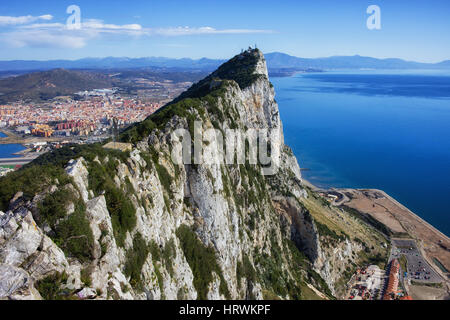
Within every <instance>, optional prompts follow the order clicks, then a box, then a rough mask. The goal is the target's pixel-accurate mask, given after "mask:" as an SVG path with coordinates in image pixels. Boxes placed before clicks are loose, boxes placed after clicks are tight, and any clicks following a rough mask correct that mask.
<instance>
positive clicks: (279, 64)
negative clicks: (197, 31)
mask: <svg viewBox="0 0 450 320" xmlns="http://www.w3.org/2000/svg"><path fill="white" fill-rule="evenodd" d="M265 57H266V60H267V64H268V67H269V72H277V71H279V70H282V69H284V70H287V71H289V70H291V71H303V70H307V69H322V70H330V69H450V60H446V61H443V62H440V63H420V62H413V61H405V60H402V59H393V58H392V59H377V58H370V57H362V56H359V55H355V56H334V57H329V58H298V57H294V56H290V55H287V54H284V53H280V52H274V53H268V54H266V55H265ZM223 62H224V60H214V59H207V58H202V59H198V60H193V59H189V58H184V59H171V58H162V57H149V58H115V57H107V58H85V59H80V60H49V61H29V60H13V61H0V72H2V73H5V72H6V71H12V72H20V71H22V72H25V71H33V70H50V69H55V68H65V69H120V68H148V67H153V68H159V69H171V70H173V71H180V70H189V71H193V70H197V71H213V70H215V69H216V68H217V67H218V66H219V65H221V64H222V63H223Z"/></svg>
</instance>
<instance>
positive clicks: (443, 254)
mask: <svg viewBox="0 0 450 320" xmlns="http://www.w3.org/2000/svg"><path fill="white" fill-rule="evenodd" d="M302 183H303V185H305V186H307V187H308V188H310V189H311V190H312V191H314V192H320V193H325V197H326V196H327V195H329V194H332V195H336V194H340V195H341V197H340V199H339V200H337V199H334V200H333V201H331V200H330V198H327V199H328V200H329V201H330V202H331V204H332V205H334V206H336V207H340V206H344V207H348V208H351V209H354V210H356V211H357V212H359V213H360V214H361V215H369V216H371V217H372V218H373V219H375V220H376V221H378V222H379V223H381V224H382V225H383V226H384V227H386V228H387V229H388V230H389V231H390V232H391V234H389V235H386V236H387V237H388V238H389V239H390V240H391V241H393V240H394V239H396V238H400V239H405V236H406V238H410V239H413V240H415V241H416V245H417V247H418V249H419V251H420V252H421V255H422V256H423V257H424V258H425V260H426V261H427V262H428V264H429V265H430V266H431V268H433V270H435V271H436V272H437V273H438V274H439V275H440V276H441V278H442V280H443V282H444V283H446V284H447V287H448V288H450V282H449V277H450V273H449V272H444V271H443V270H442V269H441V268H440V267H439V266H438V265H437V264H436V262H435V259H436V260H437V261H438V262H439V263H440V264H441V265H442V266H444V268H445V269H447V270H450V254H449V251H450V238H449V237H448V236H447V235H445V234H444V233H443V232H441V231H440V230H439V229H437V228H436V227H434V226H433V225H431V224H430V223H428V222H427V221H426V220H424V219H423V218H422V217H420V216H419V215H417V214H416V213H414V212H412V211H411V210H410V209H408V208H407V207H406V206H405V205H403V204H401V203H400V202H399V201H397V200H396V199H395V198H393V197H392V196H390V195H389V194H387V193H386V192H385V191H383V190H380V189H356V188H355V189H352V188H329V189H322V188H318V187H317V186H315V185H314V184H313V183H311V182H310V181H308V180H306V179H304V178H302ZM336 201H337V202H336ZM396 225H397V226H400V230H398V229H396V228H395V226H396Z"/></svg>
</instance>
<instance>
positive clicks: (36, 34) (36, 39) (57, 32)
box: [0, 15, 273, 49]
mask: <svg viewBox="0 0 450 320" xmlns="http://www.w3.org/2000/svg"><path fill="white" fill-rule="evenodd" d="M52 19H53V16H51V15H43V16H39V17H33V16H23V17H0V25H1V24H2V23H3V24H7V25H10V26H12V28H10V30H9V31H6V32H3V33H0V39H1V40H0V41H3V42H6V43H7V44H8V45H10V46H13V47H27V46H28V47H59V48H72V49H76V48H82V47H84V46H86V45H87V44H88V42H89V41H90V40H92V39H94V38H99V37H101V36H103V35H104V36H107V37H108V39H114V37H118V36H122V37H123V36H134V37H140V36H146V37H151V36H165V37H179V36H190V35H214V34H216V35H220V34H257V33H273V31H271V30H253V29H222V30H220V29H219V30H218V29H215V28H212V27H196V28H193V27H169V28H144V27H142V26H141V25H140V24H126V25H117V24H108V23H104V22H103V21H102V20H98V19H84V20H83V21H82V23H81V28H80V29H76V30H73V29H70V30H69V28H67V26H66V25H65V24H63V23H42V22H40V23H39V22H38V23H33V22H36V21H37V20H46V21H50V20H52Z"/></svg>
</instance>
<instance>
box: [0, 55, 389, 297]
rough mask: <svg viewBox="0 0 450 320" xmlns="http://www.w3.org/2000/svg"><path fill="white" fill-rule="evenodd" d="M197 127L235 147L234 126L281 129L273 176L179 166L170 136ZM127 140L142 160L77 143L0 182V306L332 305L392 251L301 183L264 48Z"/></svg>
mask: <svg viewBox="0 0 450 320" xmlns="http://www.w3.org/2000/svg"><path fill="white" fill-rule="evenodd" d="M194 121H201V123H202V126H203V129H210V128H215V129H217V130H219V131H221V132H223V133H224V136H225V139H230V137H229V136H227V135H226V134H225V133H226V132H227V130H228V129H239V130H242V131H245V130H247V129H249V128H255V129H269V130H271V131H272V132H275V133H276V134H275V135H274V137H275V139H274V140H273V141H272V145H271V150H272V152H276V150H280V152H279V155H280V163H279V168H278V170H277V172H276V174H274V175H264V174H263V173H264V166H262V165H261V164H250V163H249V162H246V163H244V164H232V165H227V164H215V163H212V164H207V163H203V164H185V165H176V164H174V163H173V161H172V160H171V152H172V150H173V147H174V145H175V142H174V141H173V139H172V135H171V134H172V132H173V131H174V130H176V129H179V128H184V129H186V130H187V131H190V132H191V133H194V132H193V123H194ZM121 139H122V141H123V142H129V143H132V144H133V146H134V148H133V151H132V152H128V153H123V152H119V151H115V150H106V149H104V148H102V146H100V145H91V146H72V147H68V148H65V149H62V150H59V151H56V152H54V153H52V154H50V155H46V156H43V157H41V158H39V159H37V160H36V161H35V162H34V163H32V164H31V165H29V166H26V167H25V168H23V169H22V170H20V171H18V172H15V173H12V174H10V175H8V176H7V177H5V178H3V179H2V180H0V204H1V206H0V209H1V210H3V211H0V298H3V299H41V298H44V299H275V298H277V299H278V298H281V299H313V298H319V296H318V295H317V294H315V293H314V290H311V287H313V288H314V289H315V290H316V291H317V292H320V293H322V296H324V297H326V298H328V299H333V298H335V297H338V298H339V297H340V296H342V294H343V292H344V290H345V279H344V278H343V272H344V271H345V272H350V271H348V269H349V266H351V268H353V267H355V268H356V266H357V265H358V264H360V263H362V260H361V253H364V252H366V253H365V256H369V255H372V254H375V252H377V250H378V249H379V246H380V245H381V244H382V239H381V238H380V237H379V235H378V234H377V233H376V232H375V231H373V232H372V231H371V230H369V228H368V227H366V226H364V225H363V223H362V222H360V221H357V220H355V218H353V217H351V216H350V215H349V214H348V213H345V212H340V213H337V212H335V211H333V210H335V209H332V208H330V207H329V206H327V204H326V203H324V202H323V201H322V200H323V199H322V200H321V199H320V197H318V196H317V195H316V194H314V193H313V192H312V191H311V190H309V189H308V188H306V187H305V186H303V184H302V178H301V173H300V168H299V165H298V163H297V160H296V158H295V156H294V155H293V153H292V151H291V150H290V149H289V147H288V146H286V145H285V144H284V139H283V130H282V124H281V120H280V115H279V110H278V105H277V103H276V101H275V92H274V89H273V86H272V85H271V83H270V82H269V79H268V74H267V66H266V63H265V59H264V56H263V55H262V53H261V52H260V51H259V50H249V51H246V52H243V53H242V54H240V55H238V56H236V57H234V58H233V59H231V60H230V61H229V62H227V63H225V64H224V65H222V66H221V67H220V68H219V69H218V70H217V71H216V72H214V73H213V74H211V75H210V76H209V77H207V78H205V79H204V80H202V81H200V82H199V83H198V84H196V85H194V86H193V87H192V88H191V89H189V90H188V91H187V92H185V93H184V94H182V95H181V96H180V97H179V98H178V99H176V100H175V101H174V102H172V103H170V104H169V105H167V106H165V107H164V108H163V109H162V110H160V111H159V112H158V113H156V114H154V115H152V116H151V117H149V118H148V119H147V120H145V121H144V122H142V123H140V124H138V125H136V126H134V127H132V128H129V129H128V130H127V131H125V132H124V133H123V134H122V135H121ZM203 139H204V141H203V145H204V147H208V148H209V150H218V149H220V145H219V144H218V141H217V140H216V139H210V140H208V139H207V138H205V137H204V138H203ZM226 141H227V140H226ZM205 157H206V158H208V153H205ZM204 160H205V159H204ZM206 160H208V159H206ZM321 201H322V202H321ZM339 215H341V216H342V221H340V220H339V219H338V220H339V221H337V222H336V221H335V222H333V223H330V221H334V220H333V219H335V218H336V217H339ZM319 221H320V222H319ZM330 226H331V227H330ZM330 228H331V229H330ZM336 230H337V231H336ZM339 230H341V231H339ZM368 230H369V231H368ZM361 234H363V235H368V238H367V239H364V241H362V240H360V239H359V238H358V237H357V235H358V236H359V237H362V236H361ZM369 238H370V239H369ZM370 241H372V242H373V244H374V245H372V248H369V245H368V243H372V242H370ZM366 258H367V257H366ZM346 270H347V271H346Z"/></svg>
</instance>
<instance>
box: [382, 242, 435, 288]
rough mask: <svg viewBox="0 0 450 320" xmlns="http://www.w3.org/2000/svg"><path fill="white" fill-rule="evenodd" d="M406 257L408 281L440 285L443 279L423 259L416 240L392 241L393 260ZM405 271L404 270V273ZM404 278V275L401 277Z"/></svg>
mask: <svg viewBox="0 0 450 320" xmlns="http://www.w3.org/2000/svg"><path fill="white" fill-rule="evenodd" d="M402 255H403V256H405V257H406V261H407V269H408V270H407V279H408V280H410V281H415V282H422V283H439V282H441V281H442V280H441V277H440V276H439V275H438V274H437V273H436V272H435V271H434V270H433V269H432V268H431V267H430V265H429V264H428V262H426V261H425V259H424V258H423V257H422V255H421V253H420V252H419V250H418V248H417V246H416V242H415V241H414V240H397V239H396V240H392V250H391V260H392V259H394V258H397V259H398V260H399V261H400V259H401V256H402ZM404 271H405V270H402V272H404ZM401 276H403V274H402V275H401Z"/></svg>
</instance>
